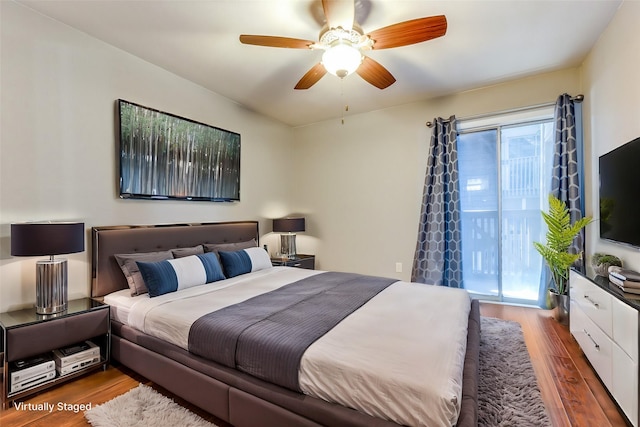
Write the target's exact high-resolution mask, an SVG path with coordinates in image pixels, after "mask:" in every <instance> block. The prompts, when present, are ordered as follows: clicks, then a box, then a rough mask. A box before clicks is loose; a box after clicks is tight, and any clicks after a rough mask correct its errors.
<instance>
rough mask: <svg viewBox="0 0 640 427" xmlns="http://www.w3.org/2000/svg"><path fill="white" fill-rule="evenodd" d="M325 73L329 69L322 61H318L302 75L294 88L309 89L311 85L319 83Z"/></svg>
mask: <svg viewBox="0 0 640 427" xmlns="http://www.w3.org/2000/svg"><path fill="white" fill-rule="evenodd" d="M325 74H327V70H326V69H325V68H324V66H323V65H322V63H321V62H318V63H317V64H316V65H314V66H313V67H312V68H311V69H310V70H309V71H307V73H306V74H305V75H304V76H302V78H301V79H300V81H299V82H298V84H297V85H296V87H295V88H294V89H298V90H300V89H309V88H310V87H311V86H313V85H314V84H316V83H318V80H320V79H321V78H322V77H323V76H324V75H325Z"/></svg>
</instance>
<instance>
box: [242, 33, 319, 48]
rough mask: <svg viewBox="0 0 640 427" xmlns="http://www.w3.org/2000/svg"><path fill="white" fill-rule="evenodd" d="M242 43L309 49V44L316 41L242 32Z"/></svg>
mask: <svg viewBox="0 0 640 427" xmlns="http://www.w3.org/2000/svg"><path fill="white" fill-rule="evenodd" d="M240 43H244V44H253V45H257V46H268V47H288V48H291V49H309V46H311V45H312V44H314V43H315V42H313V41H311V40H302V39H292V38H290V37H278V36H255V35H249V34H242V35H241V36H240Z"/></svg>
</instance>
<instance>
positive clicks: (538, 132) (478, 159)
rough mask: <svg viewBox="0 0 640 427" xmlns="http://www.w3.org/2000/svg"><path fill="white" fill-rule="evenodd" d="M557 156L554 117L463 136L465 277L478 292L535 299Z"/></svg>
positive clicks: (495, 296)
mask: <svg viewBox="0 0 640 427" xmlns="http://www.w3.org/2000/svg"><path fill="white" fill-rule="evenodd" d="M552 161H553V123H552V120H550V119H549V120H543V121H537V122H531V123H519V124H515V125H509V126H492V127H489V128H483V129H478V130H471V131H464V132H461V133H460V134H459V136H458V162H459V169H460V198H461V200H460V204H461V211H462V252H463V264H462V265H463V280H464V284H465V288H466V289H467V290H468V291H469V292H471V293H473V294H476V295H477V296H479V297H480V296H482V297H484V298H486V299H495V300H499V301H506V302H516V303H524V304H536V303H537V301H538V293H539V289H540V280H541V276H542V269H543V267H544V264H543V261H542V259H541V257H540V255H539V254H538V253H537V252H536V251H535V249H534V248H533V242H534V241H543V240H544V233H545V229H544V224H543V221H542V217H541V215H540V211H541V210H545V209H546V205H547V198H548V194H549V189H550V184H551V167H552Z"/></svg>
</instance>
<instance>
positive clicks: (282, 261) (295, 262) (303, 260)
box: [271, 254, 316, 270]
mask: <svg viewBox="0 0 640 427" xmlns="http://www.w3.org/2000/svg"><path fill="white" fill-rule="evenodd" d="M271 264H273V266H277V267H279V266H283V267H298V268H306V269H308V270H313V269H315V268H316V256H315V255H304V254H297V255H296V256H295V258H289V259H287V258H271Z"/></svg>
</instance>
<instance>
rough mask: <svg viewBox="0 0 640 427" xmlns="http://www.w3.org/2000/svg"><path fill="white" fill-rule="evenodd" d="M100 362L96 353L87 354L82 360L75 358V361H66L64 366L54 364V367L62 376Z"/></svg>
mask: <svg viewBox="0 0 640 427" xmlns="http://www.w3.org/2000/svg"><path fill="white" fill-rule="evenodd" d="M98 363H100V355H99V354H98V355H97V356H89V357H88V358H86V359H82V360H77V361H75V362H72V363H68V364H66V365H64V366H57V365H56V369H57V370H58V373H59V374H60V376H61V377H62V376H64V375H69V374H72V373H74V372H76V371H80V370H82V369H84V368H87V367H89V366H92V365H96V364H98Z"/></svg>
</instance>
